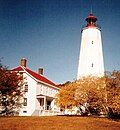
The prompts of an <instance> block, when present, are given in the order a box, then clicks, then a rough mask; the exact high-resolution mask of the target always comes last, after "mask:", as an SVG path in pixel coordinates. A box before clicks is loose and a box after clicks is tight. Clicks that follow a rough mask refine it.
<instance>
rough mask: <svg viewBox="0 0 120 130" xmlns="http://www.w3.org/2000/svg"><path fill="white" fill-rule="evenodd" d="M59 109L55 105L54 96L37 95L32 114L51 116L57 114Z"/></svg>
mask: <svg viewBox="0 0 120 130" xmlns="http://www.w3.org/2000/svg"><path fill="white" fill-rule="evenodd" d="M59 113H60V111H59V109H58V108H57V107H56V106H55V98H53V97H49V96H44V95H37V97H36V109H35V111H34V113H33V114H32V115H33V116H52V115H58V114H59Z"/></svg>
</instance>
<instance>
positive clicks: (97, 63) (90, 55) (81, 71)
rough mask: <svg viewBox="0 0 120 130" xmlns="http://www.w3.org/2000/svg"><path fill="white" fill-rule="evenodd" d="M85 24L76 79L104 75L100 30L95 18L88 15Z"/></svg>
mask: <svg viewBox="0 0 120 130" xmlns="http://www.w3.org/2000/svg"><path fill="white" fill-rule="evenodd" d="M86 21H87V24H86V25H85V26H84V27H83V28H82V31H81V33H82V35H81V48H80V56H79V63H78V74H77V79H80V78H81V77H85V76H89V75H91V76H98V77H102V76H103V75H104V63H103V52H102V40H101V29H100V28H99V27H98V26H97V24H96V21H97V18H96V17H95V16H94V15H93V14H90V15H89V16H88V17H87V18H86Z"/></svg>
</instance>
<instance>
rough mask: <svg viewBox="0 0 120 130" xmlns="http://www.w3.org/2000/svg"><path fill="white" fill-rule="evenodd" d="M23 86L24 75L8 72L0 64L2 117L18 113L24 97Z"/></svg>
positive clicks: (0, 110) (0, 107) (0, 109)
mask: <svg viewBox="0 0 120 130" xmlns="http://www.w3.org/2000/svg"><path fill="white" fill-rule="evenodd" d="M22 85H23V77H22V75H20V74H18V73H16V72H13V71H10V70H8V69H7V68H6V67H4V66H3V65H1V64H0V115H1V116H9V115H15V114H16V112H18V110H19V108H20V106H21V103H20V99H21V97H22V96H23V95H22V94H23V92H22V90H21V87H22Z"/></svg>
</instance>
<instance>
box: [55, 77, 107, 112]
mask: <svg viewBox="0 0 120 130" xmlns="http://www.w3.org/2000/svg"><path fill="white" fill-rule="evenodd" d="M86 103H87V104H89V105H88V106H89V108H87V109H86V110H88V109H89V112H92V111H93V110H96V111H97V113H98V112H99V113H100V112H101V111H103V110H104V109H105V103H106V99H105V80H104V78H97V77H90V76H88V77H84V78H82V79H80V80H78V81H74V82H71V83H68V84H63V86H62V88H61V90H60V91H59V93H58V95H57V104H58V105H59V106H60V107H63V108H70V109H71V108H72V107H74V106H76V107H77V106H79V105H80V106H84V104H86ZM91 110H92V111H91Z"/></svg>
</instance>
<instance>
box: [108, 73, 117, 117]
mask: <svg viewBox="0 0 120 130" xmlns="http://www.w3.org/2000/svg"><path fill="white" fill-rule="evenodd" d="M106 92H107V107H108V111H110V112H109V113H110V114H113V115H114V113H116V114H117V115H120V71H114V72H112V73H110V72H109V73H107V74H106Z"/></svg>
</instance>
